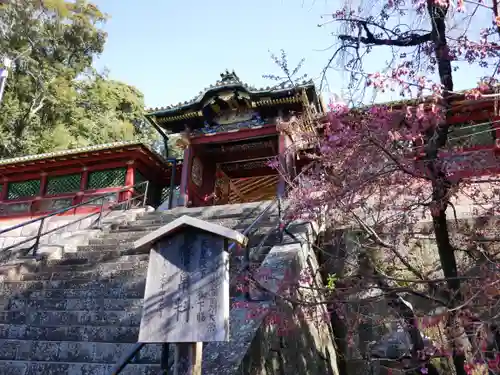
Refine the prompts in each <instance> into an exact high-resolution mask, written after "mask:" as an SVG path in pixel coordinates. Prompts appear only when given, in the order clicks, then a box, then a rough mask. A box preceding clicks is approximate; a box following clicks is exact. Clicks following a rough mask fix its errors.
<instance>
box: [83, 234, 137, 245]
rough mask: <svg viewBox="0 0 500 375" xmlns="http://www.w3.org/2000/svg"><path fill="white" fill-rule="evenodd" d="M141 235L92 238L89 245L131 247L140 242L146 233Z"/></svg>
mask: <svg viewBox="0 0 500 375" xmlns="http://www.w3.org/2000/svg"><path fill="white" fill-rule="evenodd" d="M139 233H140V234H136V235H134V236H127V237H122V236H120V235H118V236H117V235H115V234H114V233H113V235H111V233H110V234H109V235H108V236H102V237H96V238H91V239H89V241H88V245H128V246H131V245H132V244H133V243H134V241H136V240H138V239H139V238H141V237H144V232H139Z"/></svg>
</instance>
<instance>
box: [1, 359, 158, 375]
mask: <svg viewBox="0 0 500 375" xmlns="http://www.w3.org/2000/svg"><path fill="white" fill-rule="evenodd" d="M113 366H114V365H113V364H93V363H68V362H35V361H29V362H27V361H0V374H2V375H109V374H111V373H112V371H113ZM159 371H160V366H159V365H147V364H129V365H127V367H125V369H124V370H123V371H122V372H121V373H120V375H158V372H159Z"/></svg>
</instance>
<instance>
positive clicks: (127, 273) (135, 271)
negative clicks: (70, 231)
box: [3, 260, 149, 281]
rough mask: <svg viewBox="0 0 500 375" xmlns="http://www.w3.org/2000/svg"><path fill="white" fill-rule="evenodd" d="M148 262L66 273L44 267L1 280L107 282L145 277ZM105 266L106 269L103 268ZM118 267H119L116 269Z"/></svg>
mask: <svg viewBox="0 0 500 375" xmlns="http://www.w3.org/2000/svg"><path fill="white" fill-rule="evenodd" d="M148 264H149V261H147V260H146V261H143V262H139V263H137V262H136V263H134V262H123V263H102V264H99V265H96V266H95V268H90V269H85V270H81V271H78V270H70V271H66V270H65V267H67V266H59V267H51V268H48V267H45V268H42V269H41V270H40V271H37V270H34V271H33V272H30V271H21V272H19V273H10V274H5V275H3V280H6V281H37V280H39V281H43V280H71V279H79V280H107V279H111V278H115V279H116V278H125V277H127V278H128V277H132V278H134V277H137V276H141V275H145V272H146V270H147V267H148ZM105 266H107V267H105ZM118 266H119V267H118Z"/></svg>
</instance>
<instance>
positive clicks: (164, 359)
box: [160, 343, 170, 375]
mask: <svg viewBox="0 0 500 375" xmlns="http://www.w3.org/2000/svg"><path fill="white" fill-rule="evenodd" d="M169 349H170V345H169V344H168V343H164V344H162V346H161V359H160V368H161V375H167V374H168V370H169V368H168V367H169V366H168V354H169Z"/></svg>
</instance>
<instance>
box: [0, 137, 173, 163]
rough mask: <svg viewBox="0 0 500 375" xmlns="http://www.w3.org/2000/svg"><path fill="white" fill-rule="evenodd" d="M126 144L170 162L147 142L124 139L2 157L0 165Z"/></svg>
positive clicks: (109, 148)
mask: <svg viewBox="0 0 500 375" xmlns="http://www.w3.org/2000/svg"><path fill="white" fill-rule="evenodd" d="M126 146H141V147H144V148H146V149H147V150H148V151H150V152H152V153H153V154H155V156H156V157H158V158H159V159H160V160H161V161H162V162H164V163H169V162H168V160H167V159H165V158H164V157H163V156H162V155H160V154H158V153H157V152H155V151H153V150H151V148H150V147H149V146H147V145H146V144H144V143H142V142H138V141H124V142H113V143H105V144H100V145H95V146H87V147H79V148H74V149H70V150H61V151H55V152H48V153H44V154H37V155H27V156H20V157H17V158H9V159H2V160H0V166H4V165H9V164H18V163H25V162H30V161H38V160H43V159H49V158H56V157H61V156H70V155H77V154H82V153H86V152H92V151H102V150H112V149H117V148H122V147H126Z"/></svg>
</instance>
